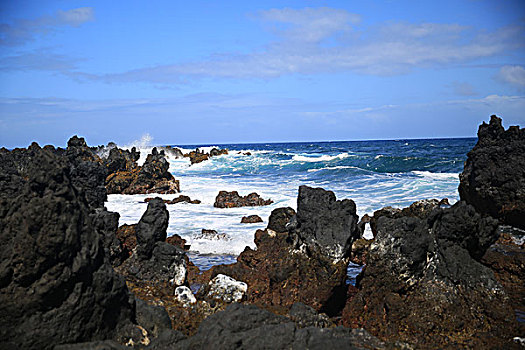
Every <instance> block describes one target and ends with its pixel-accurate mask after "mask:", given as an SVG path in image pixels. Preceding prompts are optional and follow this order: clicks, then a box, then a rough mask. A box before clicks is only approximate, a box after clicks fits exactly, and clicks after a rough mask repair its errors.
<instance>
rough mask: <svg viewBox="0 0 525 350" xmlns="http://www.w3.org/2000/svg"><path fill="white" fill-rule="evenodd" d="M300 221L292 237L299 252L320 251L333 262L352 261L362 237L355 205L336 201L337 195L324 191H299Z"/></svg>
mask: <svg viewBox="0 0 525 350" xmlns="http://www.w3.org/2000/svg"><path fill="white" fill-rule="evenodd" d="M296 219H297V225H296V227H295V228H294V229H293V230H291V235H292V237H293V240H294V243H295V245H296V246H297V247H298V249H306V250H308V251H316V252H317V251H318V252H319V253H320V254H321V255H323V256H326V257H329V258H331V259H333V260H340V259H343V258H345V257H348V256H349V253H350V250H351V247H352V242H353V241H354V240H355V239H357V238H359V236H360V235H359V231H358V230H357V222H358V216H357V214H356V206H355V203H354V202H353V201H352V200H350V199H344V200H336V198H335V194H334V193H333V192H331V191H326V190H324V189H322V188H312V187H308V186H300V187H299V196H298V197H297V218H296Z"/></svg>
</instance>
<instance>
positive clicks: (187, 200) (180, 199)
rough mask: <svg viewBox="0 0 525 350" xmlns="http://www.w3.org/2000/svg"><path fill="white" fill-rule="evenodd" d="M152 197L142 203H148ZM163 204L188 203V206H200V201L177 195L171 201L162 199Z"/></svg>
mask: <svg viewBox="0 0 525 350" xmlns="http://www.w3.org/2000/svg"><path fill="white" fill-rule="evenodd" d="M153 199H154V198H153V197H150V198H146V199H144V202H146V203H148V202H149V201H151V200H153ZM163 202H164V203H166V204H177V203H189V204H201V201H200V200H198V199H194V200H192V199H191V198H190V197H188V196H184V195H182V194H181V195H179V196H178V197H175V198H173V199H163Z"/></svg>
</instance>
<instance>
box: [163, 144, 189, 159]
mask: <svg viewBox="0 0 525 350" xmlns="http://www.w3.org/2000/svg"><path fill="white" fill-rule="evenodd" d="M162 149H163V150H164V151H165V152H166V154H167V155H168V156H170V157H172V158H175V159H179V158H184V154H183V153H182V151H181V150H180V149H179V148H177V147H171V146H166V147H163V148H162Z"/></svg>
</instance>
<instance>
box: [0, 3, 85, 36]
mask: <svg viewBox="0 0 525 350" xmlns="http://www.w3.org/2000/svg"><path fill="white" fill-rule="evenodd" d="M94 18H95V17H94V10H93V8H92V7H80V8H76V9H72V10H68V11H61V10H60V11H58V12H57V13H55V14H54V15H52V16H42V17H38V18H35V19H30V20H16V21H14V22H13V23H11V24H8V23H1V24H0V45H7V46H17V45H22V44H24V43H26V42H27V41H31V40H34V39H35V37H36V36H38V35H45V34H48V33H49V32H52V31H54V30H56V28H58V27H63V26H72V27H78V26H79V25H81V24H83V23H86V22H90V21H93V20H94Z"/></svg>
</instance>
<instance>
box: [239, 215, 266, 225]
mask: <svg viewBox="0 0 525 350" xmlns="http://www.w3.org/2000/svg"><path fill="white" fill-rule="evenodd" d="M258 222H263V219H261V217H260V216H259V215H249V216H243V217H242V219H241V224H255V223H258Z"/></svg>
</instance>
